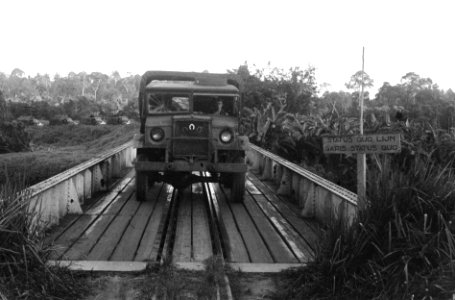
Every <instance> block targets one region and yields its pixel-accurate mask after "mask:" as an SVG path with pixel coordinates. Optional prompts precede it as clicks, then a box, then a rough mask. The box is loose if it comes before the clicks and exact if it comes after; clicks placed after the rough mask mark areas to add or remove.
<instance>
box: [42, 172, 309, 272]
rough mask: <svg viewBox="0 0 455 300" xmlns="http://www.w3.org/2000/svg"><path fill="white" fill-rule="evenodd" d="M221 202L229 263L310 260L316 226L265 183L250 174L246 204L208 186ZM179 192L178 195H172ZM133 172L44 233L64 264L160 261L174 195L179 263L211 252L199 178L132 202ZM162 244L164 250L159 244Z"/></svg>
mask: <svg viewBox="0 0 455 300" xmlns="http://www.w3.org/2000/svg"><path fill="white" fill-rule="evenodd" d="M210 185H211V189H213V191H214V193H213V194H214V197H215V198H216V199H214V201H216V202H217V203H216V205H217V206H218V207H219V220H217V222H218V224H219V228H220V234H221V236H220V239H221V241H222V244H223V249H224V253H225V259H226V261H227V262H228V263H240V264H244V263H247V264H248V263H250V264H277V265H279V264H295V263H305V262H308V261H309V260H312V259H313V257H314V249H315V248H316V243H317V242H318V233H317V224H315V223H314V222H313V221H310V220H304V219H302V218H301V217H299V216H298V215H297V213H298V209H297V208H296V207H293V204H292V203H285V202H284V201H283V199H281V198H280V197H278V196H276V195H275V194H274V193H273V189H272V188H271V186H270V185H269V184H267V183H263V182H261V181H259V179H258V178H257V177H256V176H254V175H253V174H248V176H247V190H246V192H245V193H246V194H245V201H244V203H243V204H242V203H230V202H229V201H228V200H227V199H228V197H227V195H229V193H230V191H229V189H226V188H224V187H223V186H221V185H219V184H217V183H210ZM177 195H178V197H177ZM135 197H136V196H135V179H134V173H131V172H130V173H129V174H128V175H127V176H126V177H125V178H124V179H122V180H120V181H119V183H118V184H117V185H116V186H115V187H114V189H113V190H112V191H111V192H109V193H107V194H106V195H104V196H102V197H101V198H100V199H98V200H97V201H96V203H94V204H93V205H92V206H91V207H89V208H88V209H86V211H85V212H84V213H83V214H82V215H71V216H67V217H66V218H65V219H64V220H62V223H61V225H60V226H58V227H56V228H55V229H54V231H53V232H51V233H50V235H49V236H48V238H47V241H48V242H49V243H53V244H54V245H55V248H56V251H55V253H54V255H53V256H52V257H51V258H52V259H53V260H57V261H58V260H61V261H93V262H100V261H122V262H126V261H147V262H148V261H157V258H158V257H159V255H160V253H159V251H160V250H161V248H162V247H163V241H164V235H165V234H166V232H167V229H166V228H165V227H166V225H167V221H166V220H167V216H168V214H169V208H170V202H171V200H172V199H173V197H174V198H175V201H177V202H176V208H177V211H176V213H175V218H176V219H175V220H174V223H173V224H175V235H174V236H173V239H172V243H171V245H173V248H172V252H171V254H172V259H173V261H174V262H176V263H190V262H192V263H196V262H202V261H204V260H205V259H207V258H209V257H211V256H212V255H213V248H214V246H213V242H212V239H211V238H212V236H213V234H217V233H213V232H211V229H210V223H211V222H213V220H210V219H209V215H210V214H208V211H207V210H208V204H207V203H208V202H207V201H208V199H209V198H210V199H211V198H212V197H207V195H206V194H205V193H204V189H203V186H202V184H201V183H196V184H193V185H192V187H188V188H187V189H185V190H183V191H180V192H179V191H174V190H173V188H172V187H171V186H169V185H167V184H162V183H156V184H155V185H154V186H153V187H151V188H149V190H148V193H147V201H145V202H142V203H140V202H137V201H136V200H135ZM160 247H161V248H160Z"/></svg>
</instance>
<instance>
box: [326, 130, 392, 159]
mask: <svg viewBox="0 0 455 300" xmlns="http://www.w3.org/2000/svg"><path fill="white" fill-rule="evenodd" d="M322 143H323V148H324V153H326V154H335V153H338V154H340V153H341V154H350V153H398V152H401V141H400V134H399V133H381V134H366V135H346V136H324V137H323V138H322Z"/></svg>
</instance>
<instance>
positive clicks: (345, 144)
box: [322, 48, 401, 210]
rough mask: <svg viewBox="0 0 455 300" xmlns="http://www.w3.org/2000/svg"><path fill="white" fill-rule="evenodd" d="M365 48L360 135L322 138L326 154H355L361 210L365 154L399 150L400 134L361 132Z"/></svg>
mask: <svg viewBox="0 0 455 300" xmlns="http://www.w3.org/2000/svg"><path fill="white" fill-rule="evenodd" d="M364 56H365V48H362V79H361V90H360V97H359V106H360V128H359V129H360V135H347V136H326V137H323V138H322V142H323V149H324V153H326V154H335V153H339V154H356V155H357V195H358V197H359V201H358V209H359V210H363V209H364V208H365V203H366V199H365V197H366V154H367V153H398V152H401V143H400V134H399V133H392V134H388V133H384V134H366V135H364V134H363V88H364V86H363V85H364V83H363V79H364V77H363V76H364V62H365V59H364Z"/></svg>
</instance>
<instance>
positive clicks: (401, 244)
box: [278, 159, 455, 299]
mask: <svg viewBox="0 0 455 300" xmlns="http://www.w3.org/2000/svg"><path fill="white" fill-rule="evenodd" d="M369 174H371V175H370V177H369V189H368V199H369V205H368V206H367V208H366V209H365V210H364V211H360V212H359V214H358V216H357V219H356V220H355V221H354V223H353V225H352V226H351V227H349V228H348V227H346V226H344V225H343V224H342V222H341V221H338V222H334V223H333V224H330V225H329V227H328V228H327V231H326V236H325V237H324V238H323V241H322V244H321V247H320V250H319V252H318V254H317V257H316V260H315V261H314V262H312V263H310V264H309V265H308V267H306V268H303V269H299V270H294V271H291V272H288V274H287V275H289V276H288V280H287V283H288V286H287V287H286V288H285V290H284V291H283V292H282V293H281V294H280V295H278V297H280V298H286V299H302V298H303V297H304V298H305V299H423V298H424V297H428V298H427V299H430V298H429V297H430V296H431V297H433V299H448V298H449V297H451V294H452V293H453V292H454V291H455V260H454V259H455V238H454V235H453V233H454V226H453V224H452V219H453V212H454V205H455V194H454V190H455V183H454V182H455V175H454V174H453V172H452V170H450V169H448V168H446V169H440V168H437V167H435V166H433V165H431V164H430V163H427V162H424V161H422V160H418V161H416V162H414V163H413V164H412V167H411V168H410V169H409V170H408V171H399V170H396V169H392V168H391V165H390V163H389V161H388V159H382V160H381V162H380V164H379V170H370V172H369Z"/></svg>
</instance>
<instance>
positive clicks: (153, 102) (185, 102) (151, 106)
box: [148, 93, 190, 113]
mask: <svg viewBox="0 0 455 300" xmlns="http://www.w3.org/2000/svg"><path fill="white" fill-rule="evenodd" d="M189 110H190V97H189V96H188V95H179V94H177V95H175V94H174V95H172V94H164V93H151V94H149V96H148V111H149V113H169V112H188V111H189Z"/></svg>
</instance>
